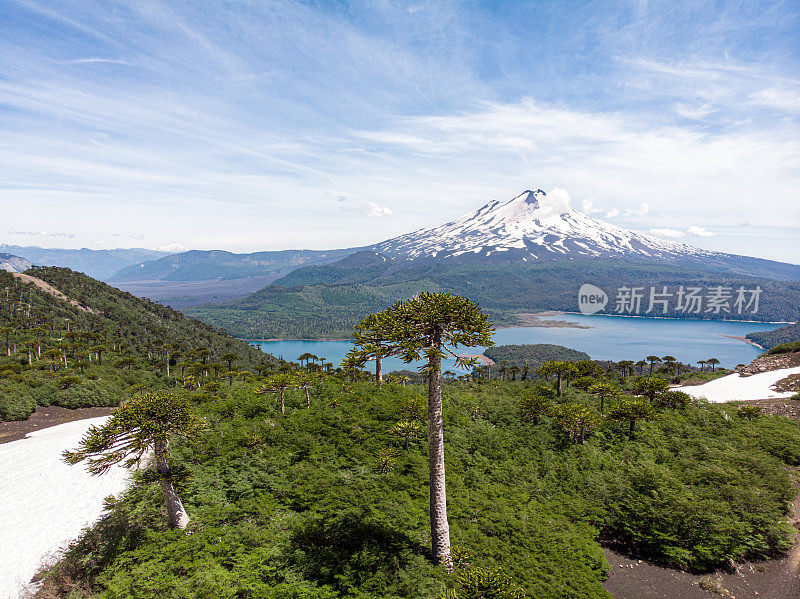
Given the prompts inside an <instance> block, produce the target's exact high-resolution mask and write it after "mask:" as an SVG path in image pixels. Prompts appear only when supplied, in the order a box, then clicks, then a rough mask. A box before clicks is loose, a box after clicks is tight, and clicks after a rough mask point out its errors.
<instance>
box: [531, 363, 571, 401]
mask: <svg viewBox="0 0 800 599" xmlns="http://www.w3.org/2000/svg"><path fill="white" fill-rule="evenodd" d="M538 372H539V374H540V375H541V376H543V377H544V378H545V379H549V378H550V377H551V376H553V375H555V376H556V395H557V396H559V397H561V383H562V382H563V380H564V378H566V377H569V376H571V375H575V374H577V373H578V368H577V367H576V366H575V364H573V363H572V362H564V361H562V360H548V361H547V362H545V363H544V364H542V365H541V366H540V367H539V370H538Z"/></svg>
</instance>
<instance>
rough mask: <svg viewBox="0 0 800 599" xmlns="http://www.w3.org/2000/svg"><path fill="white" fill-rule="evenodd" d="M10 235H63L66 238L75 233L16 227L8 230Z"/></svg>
mask: <svg viewBox="0 0 800 599" xmlns="http://www.w3.org/2000/svg"><path fill="white" fill-rule="evenodd" d="M8 234H9V235H25V236H27V237H61V238H64V239H72V238H73V237H75V233H63V232H50V231H18V230H16V229H10V230H9V231H8Z"/></svg>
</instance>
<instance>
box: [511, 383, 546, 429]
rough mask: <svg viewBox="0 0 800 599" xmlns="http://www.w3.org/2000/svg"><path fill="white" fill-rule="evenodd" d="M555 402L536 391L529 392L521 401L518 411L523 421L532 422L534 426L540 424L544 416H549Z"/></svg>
mask: <svg viewBox="0 0 800 599" xmlns="http://www.w3.org/2000/svg"><path fill="white" fill-rule="evenodd" d="M553 405H554V404H553V400H552V399H550V398H549V397H547V396H546V395H541V394H539V393H536V392H535V391H528V392H527V393H525V395H523V396H522V399H520V400H519V404H518V406H517V409H518V411H519V415H520V417H521V418H522V419H523V420H531V421H532V422H533V423H534V424H539V420H540V419H541V418H542V417H543V416H548V415H549V414H550V411H551V410H552V409H553Z"/></svg>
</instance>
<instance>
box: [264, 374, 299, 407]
mask: <svg viewBox="0 0 800 599" xmlns="http://www.w3.org/2000/svg"><path fill="white" fill-rule="evenodd" d="M296 385H297V381H296V380H295V377H294V376H292V375H291V374H289V373H288V372H279V373H278V374H273V375H272V376H271V377H269V378H268V379H267V381H266V382H265V383H264V384H263V385H261V386H260V387H259V388H258V389H256V390H255V392H256V393H257V394H258V395H263V394H264V393H277V394H278V396H279V398H280V402H281V414H286V399H285V393H286V390H287V389H293V388H295V386H296Z"/></svg>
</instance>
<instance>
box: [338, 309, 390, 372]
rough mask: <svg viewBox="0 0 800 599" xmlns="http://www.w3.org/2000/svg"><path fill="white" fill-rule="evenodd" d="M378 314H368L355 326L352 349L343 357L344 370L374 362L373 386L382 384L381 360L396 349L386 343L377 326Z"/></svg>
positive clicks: (382, 333)
mask: <svg viewBox="0 0 800 599" xmlns="http://www.w3.org/2000/svg"><path fill="white" fill-rule="evenodd" d="M378 320H379V315H378V314H368V315H367V316H365V317H364V319H363V320H362V321H361V322H359V323H358V324H357V325H356V326H355V331H354V333H353V349H351V350H350V351H349V352H348V353H347V356H345V359H344V362H343V364H342V366H343V367H344V368H354V367H359V368H360V367H362V366H364V364H365V363H366V362H367V361H368V360H375V384H376V385H378V387H380V386H381V385H382V384H383V359H384V358H386V357H387V356H391V355H392V354H393V353H395V352H396V349H395V348H394V347H393V346H392V345H391V344H390V343H388V340H387V339H386V337H385V336H384V332H383V331H382V330H381V329H380V327H379V326H376V325H377V324H378Z"/></svg>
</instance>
